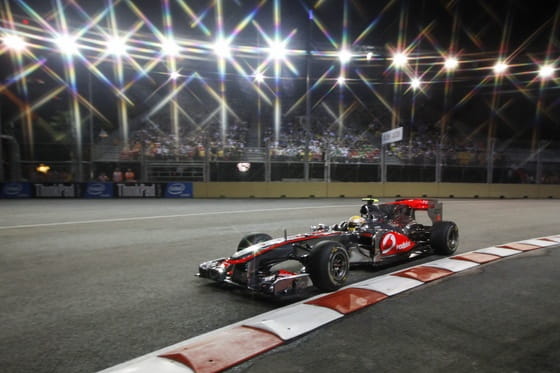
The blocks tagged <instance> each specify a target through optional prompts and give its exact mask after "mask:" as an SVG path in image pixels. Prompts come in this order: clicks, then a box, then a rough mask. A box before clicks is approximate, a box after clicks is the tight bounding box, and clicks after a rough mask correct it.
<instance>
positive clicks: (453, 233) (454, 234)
mask: <svg viewBox="0 0 560 373" xmlns="http://www.w3.org/2000/svg"><path fill="white" fill-rule="evenodd" d="M458 241H459V231H458V230H457V228H454V229H450V230H449V233H448V234H447V247H449V248H451V249H455V248H456V247H457V242H458Z"/></svg>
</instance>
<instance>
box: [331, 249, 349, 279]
mask: <svg viewBox="0 0 560 373" xmlns="http://www.w3.org/2000/svg"><path fill="white" fill-rule="evenodd" d="M330 263H331V265H330V268H329V272H330V274H331V276H332V278H333V279H334V280H335V281H341V280H344V278H345V277H346V275H347V273H348V259H347V257H346V255H344V253H343V252H340V251H337V252H335V253H334V254H333V255H332V257H331V261H330Z"/></svg>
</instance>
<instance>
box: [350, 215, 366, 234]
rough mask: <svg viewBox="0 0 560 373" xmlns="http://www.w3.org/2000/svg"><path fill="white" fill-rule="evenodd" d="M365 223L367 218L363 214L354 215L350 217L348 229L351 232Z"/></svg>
mask: <svg viewBox="0 0 560 373" xmlns="http://www.w3.org/2000/svg"><path fill="white" fill-rule="evenodd" d="M365 223H366V219H364V218H362V217H361V216H358V215H355V216H352V217H350V219H348V230H349V231H351V232H353V231H356V230H358V229H360V227H361V226H362V225H364V224H365Z"/></svg>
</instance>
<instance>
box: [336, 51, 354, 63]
mask: <svg viewBox="0 0 560 373" xmlns="http://www.w3.org/2000/svg"><path fill="white" fill-rule="evenodd" d="M338 59H339V60H340V63H341V64H343V65H344V64H347V63H348V62H350V60H351V59H352V52H350V51H349V50H347V49H343V50H341V51H340V52H338Z"/></svg>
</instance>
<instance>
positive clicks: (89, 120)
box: [88, 73, 94, 180]
mask: <svg viewBox="0 0 560 373" xmlns="http://www.w3.org/2000/svg"><path fill="white" fill-rule="evenodd" d="M92 98H93V97H92V93H91V73H89V74H88V101H89V105H90V106H89V117H88V125H89V179H90V180H93V179H94V173H93V158H94V149H93V144H94V141H93V113H92V110H91V105H92V102H91V100H92Z"/></svg>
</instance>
